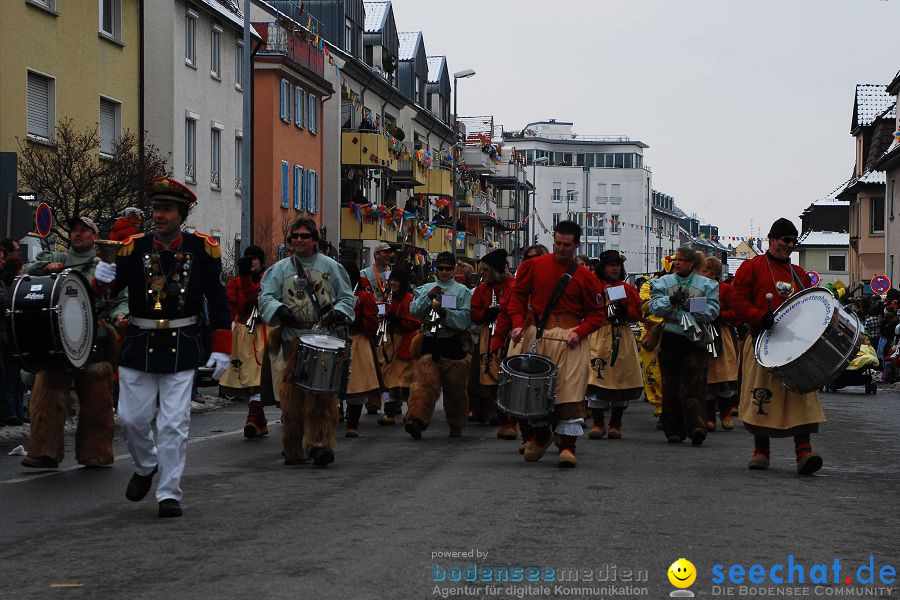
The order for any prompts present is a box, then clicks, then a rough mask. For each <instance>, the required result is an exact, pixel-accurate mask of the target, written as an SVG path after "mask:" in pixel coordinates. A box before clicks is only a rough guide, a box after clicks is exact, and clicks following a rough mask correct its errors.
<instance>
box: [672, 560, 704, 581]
mask: <svg viewBox="0 0 900 600" xmlns="http://www.w3.org/2000/svg"><path fill="white" fill-rule="evenodd" d="M668 575H669V582H670V583H671V584H672V585H674V586H675V587H677V588H686V587H691V585H692V584H693V583H694V580H695V579H697V569H695V568H694V565H693V564H692V563H691V561H689V560H687V559H686V558H679V559H678V560H676V561H675V562H673V563H672V566H671V567H669V571H668Z"/></svg>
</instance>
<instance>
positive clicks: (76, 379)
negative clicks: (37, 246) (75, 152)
mask: <svg viewBox="0 0 900 600" xmlns="http://www.w3.org/2000/svg"><path fill="white" fill-rule="evenodd" d="M98 234H99V229H98V228H97V225H96V224H95V223H94V221H93V220H91V219H89V218H87V217H78V218H75V219H73V220H72V223H71V228H70V231H69V242H70V245H69V251H68V252H54V251H47V252H42V253H41V254H39V255H38V256H37V259H36V262H33V263H31V264H29V265H27V266H26V267H25V273H28V274H32V275H45V274H49V273H59V272H61V271H62V270H63V269H73V270H75V271H77V272H79V273H81V274H82V275H84V276H85V278H86V279H87V280H88V281H91V279H92V278H93V276H94V269H95V260H96V254H95V252H94V244H95V243H96V242H97V239H98V237H99V235H98ZM94 308H95V314H94V317H95V318H96V320H97V321H98V322H99V326H98V327H97V331H98V332H99V339H98V348H99V349H100V353H99V355H98V356H97V360H96V361H92V362H91V363H90V364H89V365H87V366H86V367H85V368H83V369H66V370H62V369H60V370H51V371H47V372H45V373H38V374H37V375H36V376H35V381H34V388H33V389H32V392H31V398H30V400H29V411H30V414H31V429H30V431H29V439H28V456H26V457H25V458H24V459H23V460H22V466H25V467H30V468H34V469H56V468H57V467H59V463H60V462H61V461H62V459H63V456H64V454H65V446H64V444H63V432H64V430H65V425H66V417H68V415H69V403H70V398H69V392H70V390H72V389H74V390H75V391H76V392H77V395H78V404H79V411H78V428H77V430H76V432H75V460H77V461H78V463H79V464H82V465H85V466H87V467H99V466H108V465H112V464H113V460H114V458H113V434H114V432H115V423H114V419H113V385H114V383H113V367H112V365H113V362H115V355H116V348H115V343H116V337H117V333H116V330H115V329H113V328H112V326H113V325H115V327H118V328H122V327H124V326H125V324H126V323H127V316H128V293H127V292H126V291H122V292H121V293H119V294H116V295H114V296H113V297H112V298H111V299H107V298H106V297H105V296H104V297H100V298H97V299H96V301H95V304H94Z"/></svg>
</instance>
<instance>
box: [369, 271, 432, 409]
mask: <svg viewBox="0 0 900 600" xmlns="http://www.w3.org/2000/svg"><path fill="white" fill-rule="evenodd" d="M389 284H390V296H389V298H390V303H389V304H388V306H387V309H386V313H385V317H384V318H385V320H386V321H387V332H386V335H385V339H384V342H383V343H382V345H381V346H380V347H379V348H377V349H376V353H377V354H378V357H379V360H380V361H381V365H382V369H381V373H382V376H383V378H384V387H385V389H386V391H388V392H389V394H390V395H389V397H390V398H391V401H390V402H386V403H385V405H384V414H383V415H382V416H381V417H379V418H378V424H379V425H393V424H394V423H395V419H394V418H395V417H396V416H398V415H400V414H401V412H402V408H403V402H404V401H406V400H408V399H409V388H410V387H412V382H413V375H414V373H415V371H414V368H413V364H414V363H413V361H414V358H413V355H412V341H413V338H414V337H415V336H416V333H417V332H418V331H419V327H421V325H422V321H421V320H419V319H417V318H415V317H413V316H412V315H411V314H410V312H409V307H410V304H411V303H412V300H413V295H412V293H411V292H410V291H409V274H408V273H407V272H406V271H404V270H402V269H394V270H393V271H391V275H390V279H389Z"/></svg>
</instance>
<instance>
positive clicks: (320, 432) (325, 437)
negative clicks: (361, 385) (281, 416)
mask: <svg viewBox="0 0 900 600" xmlns="http://www.w3.org/2000/svg"><path fill="white" fill-rule="evenodd" d="M300 393H301V394H303V396H304V399H303V452H304V453H305V454H306V455H307V456H308V455H309V451H310V450H311V449H313V448H328V449H329V450H331V451H332V452H334V449H335V446H336V445H337V425H338V399H337V395H336V394H310V393H309V392H305V391H303V390H300Z"/></svg>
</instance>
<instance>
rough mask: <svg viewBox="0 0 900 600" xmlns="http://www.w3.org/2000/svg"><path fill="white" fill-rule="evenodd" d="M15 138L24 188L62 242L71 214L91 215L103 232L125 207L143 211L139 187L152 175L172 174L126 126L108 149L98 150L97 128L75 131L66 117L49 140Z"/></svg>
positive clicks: (143, 199) (155, 152) (156, 153)
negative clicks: (46, 211)
mask: <svg viewBox="0 0 900 600" xmlns="http://www.w3.org/2000/svg"><path fill="white" fill-rule="evenodd" d="M17 139H18V138H17ZM18 142H19V177H20V181H21V182H22V186H23V187H24V190H23V191H26V192H30V193H33V194H35V195H36V196H37V197H38V198H40V199H41V200H42V201H44V202H46V203H47V204H48V205H49V206H50V210H51V212H52V214H53V230H54V232H55V233H56V234H57V235H58V237H59V238H60V240H62V241H65V242H68V239H69V223H70V222H71V221H72V219H73V218H75V217H79V216H86V217H89V218H91V219H93V220H94V222H95V223H97V226H98V227H99V228H100V233H101V237H105V236H106V234H107V233H108V232H109V230H110V228H111V227H112V224H113V222H114V221H115V220H116V218H118V217H119V216H121V214H122V211H123V210H124V209H125V208H126V207H129V206H134V207H137V208H139V209H141V210H142V211H144V214H145V215H148V214H149V211H148V210H146V209H147V208H148V206H149V204H148V202H147V195H146V192H145V191H144V187H145V186H146V184H147V182H148V181H150V180H151V179H153V178H156V177H164V176H167V175H171V171H170V170H169V169H168V167H167V160H166V157H165V156H163V155H162V154H161V153H160V151H159V149H157V148H156V147H155V146H153V145H145V146H144V147H143V148H140V147H139V146H138V141H137V137H136V136H135V135H134V134H133V133H131V132H129V131H126V132H125V133H124V134H123V135H122V137H121V138H120V139H119V140H118V141H117V142H116V143H115V145H114V146H113V148H112V154H109V155H106V154H101V153H100V137H99V135H98V134H97V128H96V127H94V128H93V129H86V130H84V131H79V130H77V129H76V128H75V126H74V123H73V121H72V119H71V118H65V119H62V120H61V121H60V122H59V123H58V124H57V126H56V138H55V139H54V143H53V145H44V144H36V143H33V142H24V141H23V140H21V139H18Z"/></svg>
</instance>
